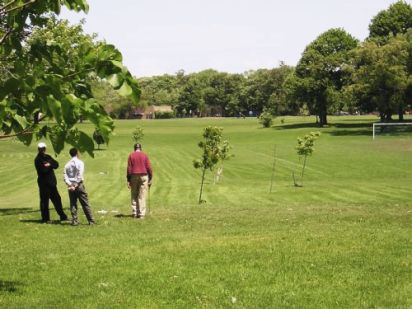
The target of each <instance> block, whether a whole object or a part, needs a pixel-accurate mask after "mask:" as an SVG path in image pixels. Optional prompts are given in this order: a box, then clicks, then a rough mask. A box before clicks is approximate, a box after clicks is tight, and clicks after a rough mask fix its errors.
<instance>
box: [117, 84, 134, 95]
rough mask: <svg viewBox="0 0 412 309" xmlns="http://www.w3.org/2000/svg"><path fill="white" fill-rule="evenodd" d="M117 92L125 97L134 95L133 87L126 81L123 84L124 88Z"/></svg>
mask: <svg viewBox="0 0 412 309" xmlns="http://www.w3.org/2000/svg"><path fill="white" fill-rule="evenodd" d="M117 92H118V93H119V94H120V95H122V96H124V97H127V96H131V95H132V94H133V90H132V87H130V86H129V84H128V83H127V82H126V81H125V82H124V83H123V85H122V87H120V89H119V90H117Z"/></svg>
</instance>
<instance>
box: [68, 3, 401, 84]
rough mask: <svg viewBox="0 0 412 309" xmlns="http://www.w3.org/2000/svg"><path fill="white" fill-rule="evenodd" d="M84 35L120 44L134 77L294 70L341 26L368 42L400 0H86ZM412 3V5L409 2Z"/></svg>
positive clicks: (73, 15) (71, 16) (77, 16)
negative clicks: (380, 16) (311, 47)
mask: <svg viewBox="0 0 412 309" xmlns="http://www.w3.org/2000/svg"><path fill="white" fill-rule="evenodd" d="M88 2H89V4H90V11H89V13H88V14H87V15H84V14H76V13H71V12H70V13H68V12H67V11H64V12H63V14H62V15H61V17H63V18H67V19H69V20H70V21H72V22H77V21H78V20H79V19H80V18H85V19H86V25H85V27H84V28H85V32H87V33H97V34H98V35H99V36H98V37H99V39H104V40H106V41H107V42H108V43H111V44H114V45H115V46H116V47H117V48H118V49H119V50H120V51H121V52H122V54H123V62H124V64H125V65H126V66H127V67H128V68H129V70H130V71H131V72H132V74H133V75H135V76H138V77H142V76H152V75H162V74H165V73H168V74H174V73H176V72H177V71H178V70H181V69H183V70H185V72H187V73H191V72H198V71H201V70H204V69H209V68H213V69H216V70H218V71H225V72H231V73H242V72H245V71H247V70H251V69H252V70H253V69H259V68H273V67H277V66H278V65H279V63H280V61H284V62H285V63H286V64H289V65H296V63H297V62H298V60H299V59H300V56H301V54H302V52H303V50H304V48H305V47H306V45H308V44H309V43H310V42H311V41H313V40H314V39H316V37H317V36H318V35H320V34H321V33H322V32H324V31H327V30H328V29H330V28H336V27H340V28H343V29H345V30H346V31H347V32H349V33H350V34H352V35H353V36H355V37H356V38H358V39H360V40H363V39H365V38H366V37H367V36H368V25H369V23H370V20H371V19H372V17H373V16H375V15H376V14H377V13H378V12H379V11H381V10H384V9H387V8H388V7H389V5H390V4H391V3H394V2H395V1H394V0H391V1H389V0H174V1H172V0H118V1H113V0H110V1H109V0H88ZM408 3H409V1H408Z"/></svg>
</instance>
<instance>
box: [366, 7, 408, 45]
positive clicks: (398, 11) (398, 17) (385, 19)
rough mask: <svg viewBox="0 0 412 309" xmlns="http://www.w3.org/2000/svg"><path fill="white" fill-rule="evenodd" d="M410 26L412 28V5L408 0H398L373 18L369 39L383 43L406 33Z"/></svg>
mask: <svg viewBox="0 0 412 309" xmlns="http://www.w3.org/2000/svg"><path fill="white" fill-rule="evenodd" d="M410 28H412V6H411V5H410V4H408V3H407V2H406V1H397V2H395V3H393V4H391V5H390V6H389V8H388V9H386V10H382V11H380V12H379V13H378V14H377V15H376V16H375V17H373V18H372V20H371V23H370V24H369V37H368V39H369V40H373V41H375V42H376V43H377V44H379V45H383V44H386V43H387V42H388V40H389V39H390V37H393V36H396V35H397V34H402V33H406V32H407V31H408V29H410Z"/></svg>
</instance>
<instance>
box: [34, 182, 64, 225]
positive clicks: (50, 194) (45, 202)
mask: <svg viewBox="0 0 412 309" xmlns="http://www.w3.org/2000/svg"><path fill="white" fill-rule="evenodd" d="M38 185H39V192H40V212H41V219H42V221H49V220H50V212H49V199H50V200H51V201H52V203H53V206H54V209H56V212H57V213H58V214H59V216H60V220H67V215H66V214H65V213H64V211H63V205H62V199H61V197H60V194H59V191H57V187H56V186H53V185H49V184H45V183H38Z"/></svg>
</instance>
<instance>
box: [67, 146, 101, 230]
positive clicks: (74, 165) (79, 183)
mask: <svg viewBox="0 0 412 309" xmlns="http://www.w3.org/2000/svg"><path fill="white" fill-rule="evenodd" d="M69 153H70V156H71V157H72V158H71V160H70V161H69V162H67V164H66V165H65V166H64V182H65V183H66V185H67V188H68V190H69V198H70V211H71V213H72V225H78V224H79V220H78V217H77V200H79V201H80V204H81V205H82V208H83V212H84V214H85V215H86V218H87V220H88V221H89V225H93V224H95V221H94V218H93V215H92V210H91V208H90V205H89V199H88V196H87V192H86V189H85V187H84V184H83V180H84V178H83V174H84V163H83V161H82V160H80V159H79V158H78V156H79V152H78V150H77V149H76V148H72V149H70V151H69Z"/></svg>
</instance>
